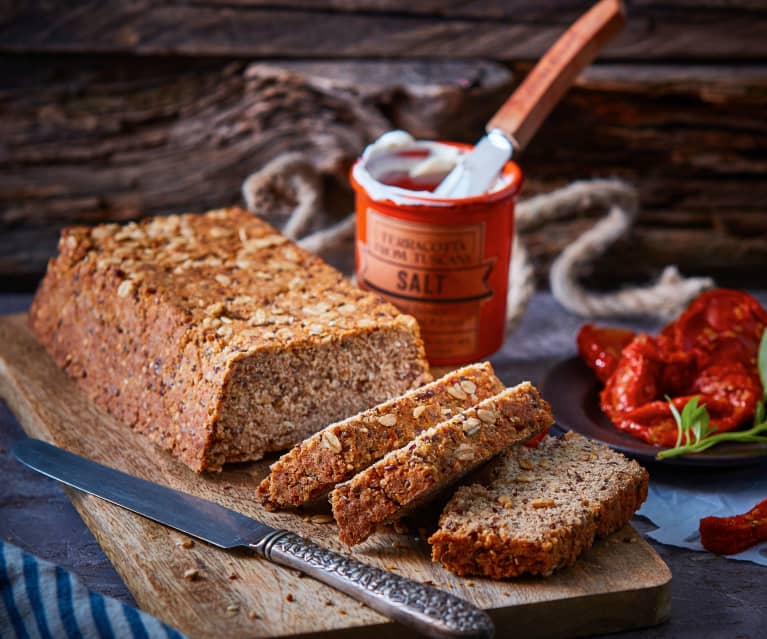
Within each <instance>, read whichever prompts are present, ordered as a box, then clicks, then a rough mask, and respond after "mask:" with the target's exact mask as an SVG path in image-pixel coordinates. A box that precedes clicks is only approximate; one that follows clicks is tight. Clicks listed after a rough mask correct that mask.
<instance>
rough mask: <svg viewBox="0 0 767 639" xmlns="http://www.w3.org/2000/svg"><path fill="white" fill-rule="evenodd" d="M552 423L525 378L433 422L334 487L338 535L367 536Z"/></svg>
mask: <svg viewBox="0 0 767 639" xmlns="http://www.w3.org/2000/svg"><path fill="white" fill-rule="evenodd" d="M479 411H483V412H482V413H480V412H479ZM480 414H481V415H482V416H484V419H482V418H481V417H480ZM552 422H553V418H552V416H551V409H550V408H549V405H548V404H547V403H546V402H545V401H544V400H543V399H542V398H541V396H540V393H539V392H538V390H537V389H536V388H535V387H534V386H533V385H532V384H530V383H529V382H524V383H522V384H519V385H518V386H515V387H513V388H507V389H505V390H503V391H501V392H500V393H498V394H497V395H494V396H492V397H490V398H488V399H486V400H484V401H482V402H479V403H478V404H477V405H476V406H473V407H471V408H469V409H467V410H464V411H463V412H461V413H459V414H458V415H456V416H455V417H453V418H451V419H449V420H447V421H444V422H442V423H440V424H437V425H436V426H432V427H431V428H429V429H428V430H425V431H423V432H422V433H420V434H419V435H418V436H417V437H416V438H415V439H414V440H413V441H411V442H410V443H409V444H407V445H406V446H404V447H402V448H399V449H397V450H394V451H392V452H390V453H388V454H387V455H386V456H385V457H383V458H382V459H380V460H379V461H377V462H376V463H375V464H373V465H372V466H370V467H368V468H367V469H366V470H363V471H362V472H360V473H358V474H357V475H355V476H354V477H352V478H351V479H350V480H349V481H347V482H345V483H343V484H339V485H338V486H337V487H336V489H335V490H334V491H333V492H332V493H331V495H330V500H331V504H332V506H333V515H334V516H335V519H336V522H337V523H338V529H339V537H340V538H341V540H342V541H343V542H344V543H346V544H349V545H354V544H358V543H360V542H362V541H364V540H365V539H367V538H368V537H369V536H370V535H371V534H372V533H373V532H374V531H375V529H376V526H377V525H378V524H380V523H384V522H387V521H392V520H396V519H398V518H399V517H401V516H402V515H404V514H405V513H407V512H408V511H409V510H412V509H413V508H416V507H418V506H419V505H421V504H422V503H424V502H426V501H428V500H429V499H431V498H432V497H434V496H435V495H436V494H437V493H439V492H440V491H441V490H442V489H444V488H445V487H447V486H449V485H450V484H452V483H454V482H455V481H457V480H458V479H459V478H460V477H461V476H463V475H465V474H466V473H468V472H470V471H471V470H473V469H474V468H476V467H477V466H479V465H480V464H482V463H483V462H486V461H487V460H489V459H490V458H492V457H493V456H495V455H497V454H498V453H500V452H501V451H503V450H504V449H505V448H507V447H509V446H511V445H512V444H515V443H518V442H524V441H526V440H528V439H530V437H532V436H533V435H536V434H538V433H539V432H541V431H543V430H544V429H545V428H547V427H548V426H550V425H551V424H552Z"/></svg>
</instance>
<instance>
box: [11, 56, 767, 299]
mask: <svg viewBox="0 0 767 639" xmlns="http://www.w3.org/2000/svg"><path fill="white" fill-rule="evenodd" d="M283 64H285V65H286V66H287V67H288V71H286V70H284V69H282V70H280V69H275V68H273V67H267V66H264V65H253V66H248V65H245V64H242V63H230V62H228V61H217V60H199V59H195V60H174V59H165V58H152V59H151V60H145V59H136V58H132V57H110V58H108V59H106V60H104V61H102V60H99V59H97V58H90V57H79V56H77V57H74V58H73V59H70V58H69V57H64V58H63V59H55V58H52V57H48V56H39V57H32V58H25V57H21V56H6V57H0V277H4V278H10V277H12V276H18V275H22V274H23V275H26V276H27V277H34V276H37V275H39V274H40V273H41V272H42V271H43V269H44V267H45V262H46V260H47V257H48V256H49V255H50V254H52V253H53V251H54V247H55V239H56V236H57V233H58V229H59V228H60V227H61V226H63V225H65V224H71V223H78V222H85V223H93V222H97V221H101V220H104V219H112V220H124V219H128V218H132V217H135V216H138V215H142V214H155V213H161V212H171V211H189V210H202V209H204V208H209V207H215V206H219V205H222V204H227V203H231V202H235V201H238V200H239V198H240V195H239V188H240V185H241V183H242V180H243V179H244V177H245V176H246V175H247V174H248V173H249V172H250V171H252V170H255V169H257V168H259V167H260V166H262V165H263V164H265V163H266V162H267V161H268V160H269V159H271V158H272V157H274V155H276V154H277V153H279V152H281V151H285V150H291V149H297V150H305V151H308V152H309V153H313V154H315V157H316V158H317V159H318V161H319V163H320V165H321V167H322V169H323V171H324V172H325V174H326V175H327V180H326V185H327V187H328V194H327V195H328V197H327V198H326V203H325V204H326V207H327V209H328V210H329V211H331V212H332V213H334V214H336V215H342V214H344V213H346V212H348V211H351V209H352V201H351V193H350V191H349V188H348V183H347V175H346V170H347V168H348V166H349V164H350V163H351V161H352V160H353V159H354V158H355V157H356V155H357V154H358V153H359V152H360V150H361V149H362V148H363V147H364V145H365V144H366V143H367V142H368V141H369V140H371V139H372V138H374V137H375V136H376V135H378V134H379V133H380V132H382V131H383V130H386V129H388V128H392V127H402V128H406V129H409V130H411V131H412V132H413V133H414V134H416V135H417V136H422V137H435V138H442V139H446V138H459V139H464V140H468V141H471V140H473V139H476V138H477V137H478V136H479V134H480V132H481V129H482V123H483V122H484V121H485V119H486V118H487V117H488V116H489V115H490V114H491V113H492V112H493V110H494V109H495V107H497V106H498V105H499V104H500V102H501V101H502V100H503V97H504V96H505V95H506V94H507V93H508V92H509V91H510V88H511V84H512V81H511V74H510V73H508V72H507V71H506V70H505V69H504V68H502V67H500V66H499V65H497V64H493V63H482V62H465V63H460V62H439V63H434V62H431V61H420V62H418V61H416V62H401V63H397V64H393V63H390V62H372V61H368V62H364V61H363V62H351V61H347V62H298V61H294V62H289V63H283ZM525 69H526V67H523V66H521V65H518V66H515V67H514V71H515V74H516V75H518V76H519V77H522V76H523V74H524V72H525ZM765 109H767V68H765V67H764V66H763V65H758V64H752V65H738V66H728V65H721V66H703V67H699V66H683V65H625V64H619V65H612V64H608V65H596V66H593V67H591V68H590V69H589V70H588V71H587V72H586V73H585V74H583V76H582V77H581V79H580V80H579V81H578V85H577V86H576V88H575V89H573V91H572V92H571V93H570V94H569V95H568V96H567V98H566V99H565V100H564V102H563V103H562V104H561V105H560V106H559V107H558V108H557V109H555V110H554V112H553V113H552V115H551V117H550V118H549V120H548V121H547V122H546V123H545V124H544V125H543V127H542V128H541V130H540V132H539V133H538V135H537V136H536V137H535V139H534V140H533V141H532V143H531V144H530V146H529V148H528V149H527V150H526V152H525V154H524V155H521V156H520V157H519V160H520V162H521V163H522V166H523V168H524V170H525V174H526V187H525V194H526V195H529V194H532V193H536V192H541V191H546V190H550V189H552V188H556V187H557V186H561V185H563V184H565V183H567V182H569V181H571V180H574V179H582V178H588V177H591V176H600V177H604V176H611V175H617V176H620V177H624V178H626V179H628V180H630V181H632V182H633V183H635V184H636V185H637V186H638V187H639V190H640V193H641V196H642V201H643V213H642V216H641V217H640V220H639V225H638V227H637V229H636V232H635V234H634V235H633V236H632V241H633V242H636V243H637V245H639V246H646V247H647V248H646V249H643V250H642V251H640V252H639V253H638V254H637V257H636V259H632V260H630V261H626V260H625V259H623V257H624V255H625V252H624V249H625V247H623V248H621V249H620V250H619V249H617V248H616V249H613V250H612V251H610V252H609V253H608V255H607V256H606V257H605V259H604V261H603V262H601V263H600V270H606V272H609V273H613V274H615V276H616V277H618V276H619V273H620V277H624V276H627V275H628V276H630V275H631V274H632V273H631V271H632V270H633V274H634V275H639V274H644V273H645V272H646V271H648V270H653V269H657V268H658V267H660V266H662V265H665V264H668V263H680V264H683V265H685V266H686V267H688V268H691V269H693V270H696V271H698V272H707V271H708V270H710V269H715V270H717V271H719V270H720V269H727V270H732V269H733V268H734V269H737V268H738V267H740V268H741V269H742V270H743V271H744V272H748V271H749V270H751V272H753V270H754V267H755V266H759V265H763V264H766V263H767V216H765V215H764V212H765V210H767V180H765V179H764V176H765V172H766V171H767V121H765V119H764V112H765ZM557 228H558V229H559V230H557V229H556V228H554V229H547V232H545V233H542V234H541V241H540V242H538V241H537V240H536V251H537V252H536V256H537V258H538V259H539V263H540V265H541V272H542V273H543V272H545V266H546V265H547V264H548V263H550V261H551V259H552V257H553V256H554V255H555V254H556V253H557V252H558V251H559V250H560V248H561V246H562V242H566V241H567V238H568V237H572V234H573V233H574V232H575V230H576V229H575V227H572V228H571V227H570V226H568V225H567V224H562V225H560V226H558V227H557ZM665 229H670V230H671V231H673V232H674V233H675V234H676V235H675V238H676V240H675V241H674V242H664V241H662V239H658V235H661V236H662V234H663V232H664V230H665ZM714 248H715V250H714ZM723 256H728V257H726V258H725V257H723ZM730 256H733V257H732V258H731V257H730ZM6 286H7V284H6Z"/></svg>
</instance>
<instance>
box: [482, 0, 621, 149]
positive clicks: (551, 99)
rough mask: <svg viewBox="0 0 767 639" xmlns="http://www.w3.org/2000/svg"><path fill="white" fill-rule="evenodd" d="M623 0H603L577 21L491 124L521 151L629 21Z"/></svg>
mask: <svg viewBox="0 0 767 639" xmlns="http://www.w3.org/2000/svg"><path fill="white" fill-rule="evenodd" d="M625 18H626V13H625V9H624V6H623V2H622V1H621V0H601V2H599V3H597V4H596V5H594V6H593V7H592V8H591V9H590V10H589V11H588V12H586V13H585V14H583V15H582V16H581V17H580V18H579V19H578V20H577V22H575V24H573V25H572V26H571V27H570V28H569V29H568V30H567V31H566V32H565V33H564V35H562V36H561V37H560V38H559V40H557V41H556V42H555V43H554V46H552V47H551V49H549V50H548V51H547V52H546V54H545V55H544V56H543V57H542V58H541V59H540V61H539V62H538V64H536V65H535V67H533V70H532V71H530V73H528V74H527V77H526V78H525V79H524V81H523V82H522V84H521V85H519V87H518V88H517V90H516V91H515V92H514V93H513V95H512V96H511V97H510V98H509V99H508V100H506V102H505V103H504V104H503V106H502V107H501V108H500V109H499V110H498V112H497V113H496V114H495V115H494V116H493V118H492V120H490V122H488V124H487V130H488V131H491V130H493V129H500V130H501V131H503V132H504V133H505V134H506V135H507V136H508V137H509V139H510V140H511V141H512V143H513V144H514V148H515V149H516V150H518V151H519V150H521V149H523V148H524V147H525V146H527V143H528V142H529V141H530V139H531V138H532V137H533V135H535V132H536V131H537V130H538V127H539V126H540V125H541V123H542V122H543V121H544V120H545V119H546V116H548V115H549V113H550V112H551V110H552V109H553V108H554V106H555V105H556V104H557V103H558V102H559V101H560V100H561V99H562V96H563V95H564V94H565V92H566V91H567V89H569V88H570V85H571V84H572V83H573V82H574V81H575V78H576V77H578V74H579V73H580V72H581V70H582V69H583V68H584V67H586V66H588V64H589V63H590V62H591V61H592V60H593V59H594V58H595V57H596V56H597V54H598V53H599V51H600V50H601V49H602V48H603V47H604V46H605V45H606V44H607V42H608V41H609V40H610V39H612V37H613V36H614V35H616V34H617V33H618V32H619V31H620V30H621V28H622V27H623V24H624V23H625Z"/></svg>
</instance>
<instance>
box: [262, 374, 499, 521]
mask: <svg viewBox="0 0 767 639" xmlns="http://www.w3.org/2000/svg"><path fill="white" fill-rule="evenodd" d="M456 388H458V389H461V392H462V396H461V397H460V398H459V397H456V392H455V389H456ZM501 390H503V384H502V383H501V381H500V380H499V379H498V378H497V377H496V376H495V374H494V373H493V368H492V366H491V365H490V364H489V363H487V362H485V363H483V364H474V365H471V366H466V367H464V368H461V369H459V370H457V371H454V372H452V373H448V374H447V375H445V376H444V377H442V378H440V379H438V380H436V381H434V382H432V383H431V384H427V385H426V386H422V387H421V388H417V389H415V390H412V391H409V392H408V393H405V394H404V395H402V396H400V397H397V398H395V399H392V400H389V401H386V402H383V403H382V404H379V405H378V406H375V407H374V408H371V409H369V410H366V411H363V412H361V413H359V414H357V415H354V416H353V417H349V418H348V419H345V420H343V421H341V422H338V423H335V424H331V425H330V426H328V427H327V428H324V429H323V430H321V431H319V432H318V433H315V434H314V435H312V436H311V437H309V438H308V439H306V440H304V441H303V442H301V443H300V444H298V445H297V446H295V447H294V448H293V449H292V450H290V451H289V452H287V453H286V454H285V455H283V456H282V457H280V459H278V460H277V461H276V462H275V463H274V464H273V465H272V467H271V473H270V474H269V475H268V476H267V477H266V478H265V479H264V481H263V482H261V485H260V486H259V487H258V493H257V494H258V497H259V499H260V501H261V502H262V503H263V504H264V505H265V506H266V507H267V508H269V509H278V508H290V507H295V506H300V505H301V504H303V503H305V502H307V501H309V500H312V499H316V498H317V497H321V496H322V495H325V494H327V493H328V492H330V491H331V490H332V489H333V488H334V487H335V485H336V484H338V483H340V482H342V481H346V480H347V479H349V478H350V477H352V476H353V475H354V474H355V473H357V472H359V471H360V470H363V469H364V468H367V467H368V466H370V464H372V463H373V462H375V461H376V460H378V459H380V458H381V457H383V456H384V455H385V454H386V453H388V452H389V451H390V450H394V449H396V448H400V447H402V446H404V445H405V444H407V443H408V442H409V441H410V440H412V439H413V438H414V437H415V436H416V435H417V434H418V433H420V432H421V431H423V430H426V429H427V428H430V427H431V426H434V425H435V424H437V423H439V422H441V421H444V419H445V417H444V415H443V413H442V411H443V410H448V411H450V414H453V415H455V414H457V413H459V412H461V411H462V410H464V409H466V408H469V407H470V406H472V405H473V404H476V403H477V402H479V401H482V400H484V399H487V398H488V397H491V396H492V395H495V394H496V393H498V392H500V391H501ZM451 391H452V392H451ZM475 421H476V420H475ZM478 427H479V426H477V428H478Z"/></svg>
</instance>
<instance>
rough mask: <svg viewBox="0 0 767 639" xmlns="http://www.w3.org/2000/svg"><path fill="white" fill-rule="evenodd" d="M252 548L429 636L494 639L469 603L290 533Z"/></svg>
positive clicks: (488, 625)
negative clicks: (491, 638)
mask: <svg viewBox="0 0 767 639" xmlns="http://www.w3.org/2000/svg"><path fill="white" fill-rule="evenodd" d="M250 548H252V549H253V550H255V551H256V552H258V553H259V554H261V555H263V556H264V557H266V558H267V559H269V560H270V561H273V562H275V563H278V564H281V565H283V566H288V567H290V568H295V569H296V570H300V571H301V572H303V573H306V574H307V575H310V576H311V577H314V578H315V579H317V580H319V581H322V582H324V583H326V584H328V585H329V586H332V587H333V588H336V589H337V590H340V591H341V592H344V593H346V594H347V595H349V596H350V597H354V598H355V599H358V600H359V601H362V602H364V603H365V604H367V605H368V606H370V607H371V608H372V609H373V610H376V611H377V612H380V613H381V614H382V615H385V616H387V617H389V618H390V619H394V620H395V621H399V622H400V623H402V624H404V625H406V626H410V627H411V628H414V629H415V630H417V631H418V632H420V633H423V634H425V635H428V636H430V637H439V638H442V637H460V638H467V639H468V638H470V637H471V638H474V637H476V638H483V639H484V638H489V637H492V636H493V632H494V630H495V628H494V626H493V622H492V621H491V620H490V617H489V616H488V615H487V613H485V612H483V611H482V610H480V609H479V608H476V607H475V606H473V605H472V604H470V603H469V602H468V601H465V600H464V599H461V598H460V597H456V596H455V595H451V594H449V593H446V592H443V591H442V590H439V589H437V588H434V587H432V586H428V585H426V584H422V583H418V582H416V581H412V580H411V579H407V578H406V577H402V576H400V575H395V574H393V573H390V572H387V571H386V570H381V569H380V568H375V567H373V566H368V565H367V564H363V563H362V562H359V561H357V560H356V559H351V558H349V557H344V556H343V555H339V554H338V553H335V552H333V551H331V550H327V549H326V548H322V547H321V546H318V545H317V544H315V543H312V542H311V541H308V540H306V539H304V538H303V537H299V536H298V535H295V534H293V533H291V532H287V531H284V530H278V531H275V532H273V533H271V534H269V535H267V536H266V537H264V538H263V539H262V540H261V541H259V542H258V543H257V544H250Z"/></svg>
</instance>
